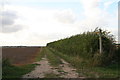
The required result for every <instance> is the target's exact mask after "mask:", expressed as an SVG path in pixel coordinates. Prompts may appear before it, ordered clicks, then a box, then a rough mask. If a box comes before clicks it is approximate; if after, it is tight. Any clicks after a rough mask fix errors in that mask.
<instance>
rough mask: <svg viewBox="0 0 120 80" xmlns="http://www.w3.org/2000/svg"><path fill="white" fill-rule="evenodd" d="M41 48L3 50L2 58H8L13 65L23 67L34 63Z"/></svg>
mask: <svg viewBox="0 0 120 80" xmlns="http://www.w3.org/2000/svg"><path fill="white" fill-rule="evenodd" d="M40 49H41V48H33V47H26V48H3V49H2V58H3V59H4V58H8V59H9V60H10V62H11V63H12V64H13V65H24V64H31V63H33V62H35V57H36V56H37V54H38V52H39V51H40Z"/></svg>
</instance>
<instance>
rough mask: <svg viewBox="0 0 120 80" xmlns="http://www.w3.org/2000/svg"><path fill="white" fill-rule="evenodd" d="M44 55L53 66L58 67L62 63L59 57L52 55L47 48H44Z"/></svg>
mask: <svg viewBox="0 0 120 80" xmlns="http://www.w3.org/2000/svg"><path fill="white" fill-rule="evenodd" d="M46 56H47V58H48V60H49V62H50V64H51V65H52V66H54V67H58V66H59V65H60V64H61V63H62V62H61V60H60V58H59V57H58V56H56V55H54V54H53V53H52V52H51V51H50V50H49V49H48V48H46Z"/></svg>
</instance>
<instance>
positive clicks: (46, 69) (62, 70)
mask: <svg viewBox="0 0 120 80" xmlns="http://www.w3.org/2000/svg"><path fill="white" fill-rule="evenodd" d="M61 61H62V64H60V65H59V66H58V67H52V66H51V65H50V63H49V62H48V59H47V58H46V57H44V58H42V60H41V61H39V62H35V64H38V65H37V66H36V68H35V69H34V70H33V71H32V72H30V73H28V74H26V75H24V76H23V78H44V77H45V74H51V73H53V74H56V75H59V77H61V78H83V77H79V74H78V73H77V72H76V69H74V68H72V67H71V66H70V64H69V63H68V62H66V61H64V60H63V59H61Z"/></svg>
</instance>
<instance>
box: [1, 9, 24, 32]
mask: <svg viewBox="0 0 120 80" xmlns="http://www.w3.org/2000/svg"><path fill="white" fill-rule="evenodd" d="M0 16H1V17H0V21H1V22H2V23H1V25H2V26H0V27H1V28H0V32H1V33H13V32H17V31H19V30H21V29H22V26H21V25H19V24H17V25H16V24H15V20H16V19H17V18H18V16H17V14H16V12H14V11H11V10H7V11H3V12H2V13H1V14H0Z"/></svg>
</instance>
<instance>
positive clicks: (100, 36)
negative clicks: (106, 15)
mask: <svg viewBox="0 0 120 80" xmlns="http://www.w3.org/2000/svg"><path fill="white" fill-rule="evenodd" d="M99 45H100V54H102V51H103V50H102V30H101V29H99Z"/></svg>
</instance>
